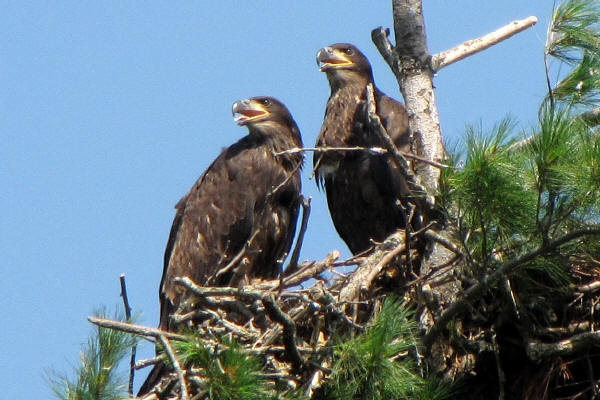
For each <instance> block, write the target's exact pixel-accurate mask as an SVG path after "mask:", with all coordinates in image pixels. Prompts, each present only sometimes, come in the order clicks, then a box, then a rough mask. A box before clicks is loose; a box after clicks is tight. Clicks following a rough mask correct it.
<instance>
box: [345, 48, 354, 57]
mask: <svg viewBox="0 0 600 400" xmlns="http://www.w3.org/2000/svg"><path fill="white" fill-rule="evenodd" d="M344 53H346V54H348V55H349V56H351V55H352V54H354V50H352V49H351V48H350V47H348V48H346V49H344Z"/></svg>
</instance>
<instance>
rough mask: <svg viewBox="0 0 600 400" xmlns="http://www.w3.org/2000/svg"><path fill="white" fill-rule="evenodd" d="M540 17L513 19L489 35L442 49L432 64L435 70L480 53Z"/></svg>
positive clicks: (530, 25)
mask: <svg viewBox="0 0 600 400" xmlns="http://www.w3.org/2000/svg"><path fill="white" fill-rule="evenodd" d="M537 21H538V19H537V17H535V16H531V17H527V18H525V19H520V20H516V21H513V22H511V23H509V24H506V25H504V26H503V27H501V28H499V29H496V30H495V31H493V32H490V33H488V34H487V35H484V36H481V37H478V38H476V39H471V40H467V41H466V42H463V43H461V44H459V45H458V46H455V47H453V48H451V49H448V50H445V51H442V52H440V53H437V54H435V55H434V56H433V57H432V59H431V65H432V67H433V70H434V71H439V70H440V69H442V68H444V67H446V66H448V65H450V64H453V63H455V62H457V61H460V60H462V59H464V58H467V57H469V56H472V55H473V54H476V53H479V52H480V51H483V50H485V49H487V48H489V47H491V46H493V45H495V44H498V43H500V42H502V41H504V40H506V39H508V38H510V37H511V36H513V35H515V34H517V33H519V32H521V31H524V30H525V29H528V28H531V27H532V26H534V25H535V24H536V23H537Z"/></svg>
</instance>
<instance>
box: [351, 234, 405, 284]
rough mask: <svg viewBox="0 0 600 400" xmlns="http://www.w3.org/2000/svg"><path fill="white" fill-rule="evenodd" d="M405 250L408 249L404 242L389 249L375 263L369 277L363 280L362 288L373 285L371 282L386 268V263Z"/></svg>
mask: <svg viewBox="0 0 600 400" xmlns="http://www.w3.org/2000/svg"><path fill="white" fill-rule="evenodd" d="M404 250H406V246H405V244H404V243H400V244H399V245H398V246H396V247H395V248H394V249H393V250H391V251H388V252H387V253H386V254H385V255H384V256H383V257H382V258H381V260H379V262H378V263H377V264H375V266H374V267H373V268H372V269H371V271H370V272H369V274H368V275H367V278H366V279H365V281H364V282H363V286H362V289H363V290H368V289H369V287H371V283H372V282H373V280H374V279H375V278H376V277H377V275H379V273H380V272H381V271H382V270H383V268H385V266H386V265H388V264H389V263H390V262H392V260H393V259H394V258H396V256H397V255H398V254H400V253H402V252H403V251H404Z"/></svg>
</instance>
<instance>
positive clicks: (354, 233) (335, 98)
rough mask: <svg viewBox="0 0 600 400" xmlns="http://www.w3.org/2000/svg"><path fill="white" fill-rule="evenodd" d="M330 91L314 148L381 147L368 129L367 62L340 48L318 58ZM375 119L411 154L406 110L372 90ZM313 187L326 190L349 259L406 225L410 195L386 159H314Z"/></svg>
mask: <svg viewBox="0 0 600 400" xmlns="http://www.w3.org/2000/svg"><path fill="white" fill-rule="evenodd" d="M317 63H318V64H319V66H320V70H321V71H322V72H325V73H326V75H327V79H328V80H329V85H330V88H331V95H330V97H329V100H328V101H327V107H326V110H325V117H324V120H323V125H322V127H321V132H320V133H319V137H318V138H317V143H316V147H355V146H359V147H383V145H382V143H381V142H380V140H379V139H378V138H377V136H376V135H375V133H373V132H372V131H371V129H370V127H369V124H368V123H367V104H366V87H367V85H368V84H369V83H373V72H372V70H371V65H370V64H369V61H368V60H367V58H366V57H365V56H364V55H363V54H362V53H361V52H360V51H359V50H358V49H357V48H356V47H355V46H353V45H351V44H347V43H338V44H334V45H331V46H328V47H324V48H322V49H321V50H319V52H318V53H317ZM374 89H375V93H374V94H375V101H376V105H377V113H378V115H379V117H380V118H381V121H382V123H383V125H384V126H385V128H386V129H387V131H388V134H389V135H390V137H391V138H392V140H393V141H394V143H395V144H396V146H397V147H398V148H399V149H400V150H402V151H409V150H410V143H409V140H410V137H409V128H408V118H407V115H406V111H405V109H404V106H403V105H402V104H400V103H399V102H397V101H396V100H394V99H392V98H391V97H388V96H386V95H385V94H384V93H382V92H381V91H380V90H378V89H377V88H376V87H374ZM313 164H314V166H315V171H316V175H317V182H318V183H319V184H320V185H322V186H324V187H325V191H326V192H327V203H328V206H329V211H330V213H331V218H332V220H333V223H334V225H335V228H336V229H337V231H338V233H339V234H340V236H341V238H342V239H343V240H344V242H346V244H347V245H348V247H349V248H350V251H351V252H352V253H353V254H358V253H360V252H362V251H364V250H367V249H368V248H369V247H370V246H371V245H372V241H382V240H384V239H385V238H386V237H387V236H389V235H390V234H391V233H392V232H394V231H396V230H397V229H399V228H401V227H404V226H405V224H406V216H405V212H404V211H403V209H402V204H404V205H405V204H406V199H407V198H408V197H409V196H410V190H409V188H408V186H407V184H406V181H405V179H404V178H403V177H402V175H401V173H400V171H399V170H398V168H397V167H396V165H395V164H394V163H393V162H392V161H391V158H390V156H388V155H387V154H384V155H373V154H369V153H366V152H342V151H335V152H326V153H315V155H314V158H313Z"/></svg>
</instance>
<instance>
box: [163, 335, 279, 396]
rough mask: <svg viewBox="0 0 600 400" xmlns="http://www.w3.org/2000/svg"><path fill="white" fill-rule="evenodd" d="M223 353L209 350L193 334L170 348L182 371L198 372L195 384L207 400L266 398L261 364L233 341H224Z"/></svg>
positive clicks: (266, 392) (266, 387)
mask: <svg viewBox="0 0 600 400" xmlns="http://www.w3.org/2000/svg"><path fill="white" fill-rule="evenodd" d="M221 344H222V345H223V347H224V349H223V350H220V351H218V352H217V351H216V349H208V348H207V347H206V346H205V345H204V344H203V343H202V341H201V340H200V338H199V337H198V336H197V334H195V333H191V334H189V335H188V340H186V341H181V342H173V348H174V349H175V353H176V355H177V357H178V359H179V361H180V363H181V364H182V365H183V366H185V367H191V366H193V367H194V368H195V369H197V370H198V371H199V376H198V378H197V379H195V380H194V382H195V384H196V385H198V386H199V390H198V392H199V393H203V397H202V398H203V399H207V400H252V399H265V398H269V395H268V393H269V392H270V391H269V386H268V383H267V380H266V379H264V377H263V376H262V375H261V369H262V363H261V361H260V359H259V358H258V357H253V356H251V355H249V354H248V353H247V352H246V351H244V350H243V349H242V348H241V346H240V345H239V344H237V343H236V342H234V341H230V340H227V339H223V340H222V341H221Z"/></svg>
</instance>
